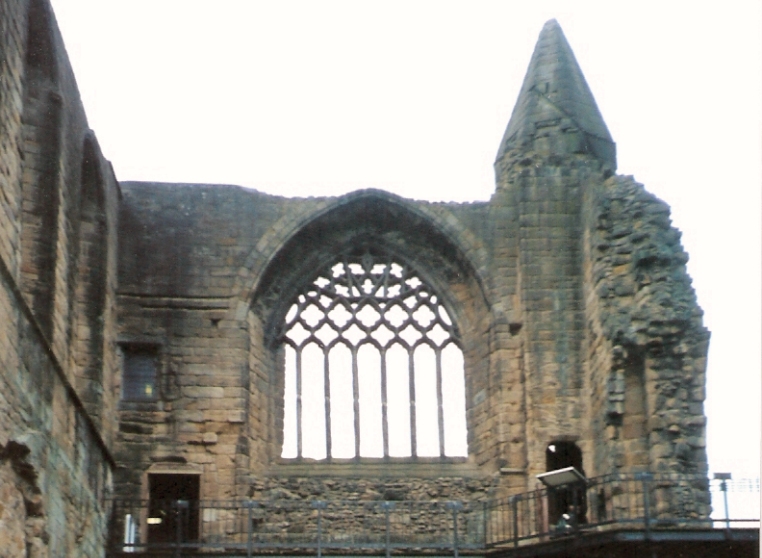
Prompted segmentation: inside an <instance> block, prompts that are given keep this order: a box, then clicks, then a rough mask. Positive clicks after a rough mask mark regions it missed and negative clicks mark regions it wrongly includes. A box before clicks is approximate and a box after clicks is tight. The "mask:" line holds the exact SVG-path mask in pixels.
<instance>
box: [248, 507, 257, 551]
mask: <svg viewBox="0 0 762 558" xmlns="http://www.w3.org/2000/svg"><path fill="white" fill-rule="evenodd" d="M255 505H256V503H255V502H252V501H251V500H247V501H246V502H245V506H246V507H247V508H248V516H249V517H248V520H247V523H246V536H247V539H246V558H251V556H252V542H253V541H252V537H253V533H252V531H253V525H252V515H253V513H254V506H255Z"/></svg>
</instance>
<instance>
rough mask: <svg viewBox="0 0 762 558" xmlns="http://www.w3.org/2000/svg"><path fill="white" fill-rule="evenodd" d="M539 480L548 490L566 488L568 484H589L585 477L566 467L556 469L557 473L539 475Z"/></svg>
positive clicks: (572, 468) (550, 472)
mask: <svg viewBox="0 0 762 558" xmlns="http://www.w3.org/2000/svg"><path fill="white" fill-rule="evenodd" d="M537 480H539V481H540V482H541V483H542V484H544V485H545V486H547V487H548V488H558V487H560V486H566V485H567V484H578V483H585V484H587V479H586V478H585V475H583V474H582V473H580V472H579V471H577V469H575V468H574V467H564V468H563V469H556V470H555V471H548V472H547V473H542V474H539V475H537Z"/></svg>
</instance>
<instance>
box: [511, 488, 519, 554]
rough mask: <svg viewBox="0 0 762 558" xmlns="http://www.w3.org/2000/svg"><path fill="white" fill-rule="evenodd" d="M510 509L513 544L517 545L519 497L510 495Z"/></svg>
mask: <svg viewBox="0 0 762 558" xmlns="http://www.w3.org/2000/svg"><path fill="white" fill-rule="evenodd" d="M511 511H512V512H513V546H514V547H518V546H519V497H518V496H511Z"/></svg>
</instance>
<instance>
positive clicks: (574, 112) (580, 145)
mask: <svg viewBox="0 0 762 558" xmlns="http://www.w3.org/2000/svg"><path fill="white" fill-rule="evenodd" d="M528 152H536V153H540V154H553V155H564V154H587V155H592V156H593V157H595V158H597V159H600V160H601V161H602V162H604V163H605V165H606V166H607V167H609V168H610V170H611V171H612V172H613V171H614V170H616V145H615V144H614V141H613V140H612V139H611V134H609V131H608V128H607V127H606V124H605V122H604V121H603V118H602V117H601V113H600V111H599V110H598V106H597V105H596V103H595V99H594V98H593V94H592V93H591V92H590V88H589V87H588V85H587V82H586V81H585V78H584V76H583V75H582V70H580V67H579V64H577V60H576V59H575V57H574V53H573V52H572V50H571V47H570V46H569V43H568V42H567V41H566V37H564V34H563V31H562V30H561V27H560V26H559V25H558V22H557V21H556V20H555V19H552V20H550V21H548V22H547V23H546V24H545V25H544V27H543V28H542V32H541V33H540V37H539V39H538V41H537V46H535V49H534V53H533V54H532V59H531V61H530V63H529V69H528V70H527V73H526V77H525V78H524V83H523V85H522V86H521V92H520V93H519V97H518V99H517V101H516V105H515V107H514V109H513V114H512V115H511V120H510V121H509V123H508V127H507V128H506V130H505V134H504V135H503V139H502V141H501V142H500V148H499V149H498V152H497V158H496V160H495V168H496V172H497V175H498V182H500V175H501V172H502V169H504V168H505V167H506V166H507V165H508V164H509V161H510V160H512V159H513V157H512V156H511V155H514V156H516V155H520V154H526V153H528Z"/></svg>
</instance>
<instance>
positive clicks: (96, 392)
mask: <svg viewBox="0 0 762 558" xmlns="http://www.w3.org/2000/svg"><path fill="white" fill-rule="evenodd" d="M82 145H83V147H82V163H81V183H80V196H79V199H80V207H79V219H78V222H79V227H78V228H79V232H78V238H77V244H78V246H77V248H76V252H75V253H76V254H77V264H76V268H75V269H74V272H75V273H76V281H75V282H74V283H75V288H74V296H73V303H74V309H75V311H74V313H73V315H74V320H75V323H74V327H73V331H74V342H75V349H74V352H73V354H74V358H75V369H76V370H77V389H78V392H79V394H80V397H82V399H83V402H84V404H85V406H86V407H87V409H88V412H89V413H90V415H91V416H92V417H93V419H94V420H95V421H96V422H98V421H99V420H100V419H101V416H100V415H101V411H102V409H101V407H102V403H103V391H104V385H103V352H104V349H103V343H104V341H103V313H104V311H105V305H106V279H107V266H106V265H104V262H106V259H107V258H106V255H107V247H106V242H107V239H106V235H107V230H106V210H105V192H104V185H105V182H104V179H103V176H104V175H103V169H102V168H101V165H100V158H99V156H98V154H99V149H98V146H97V142H96V140H95V137H94V135H93V134H92V132H88V133H87V134H86V135H85V138H84V140H83V144H82Z"/></svg>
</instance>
